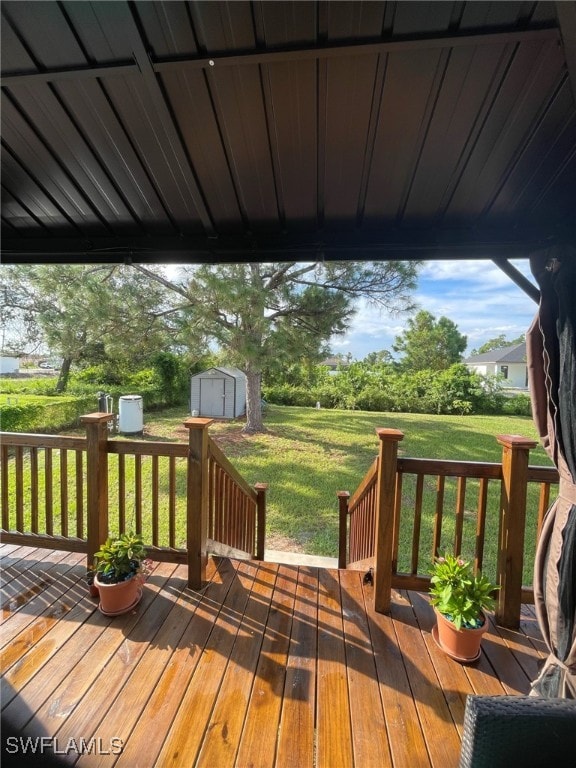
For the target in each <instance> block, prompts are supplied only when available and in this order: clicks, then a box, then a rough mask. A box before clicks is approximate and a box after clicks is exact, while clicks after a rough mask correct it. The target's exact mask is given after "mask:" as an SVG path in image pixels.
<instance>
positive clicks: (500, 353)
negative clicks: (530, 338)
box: [465, 341, 526, 363]
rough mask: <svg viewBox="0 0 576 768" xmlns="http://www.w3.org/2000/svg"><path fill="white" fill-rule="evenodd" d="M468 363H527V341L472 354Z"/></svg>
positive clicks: (467, 359)
mask: <svg viewBox="0 0 576 768" xmlns="http://www.w3.org/2000/svg"><path fill="white" fill-rule="evenodd" d="M465 362H466V363H525V362H526V342H525V341H522V342H520V344H514V345H512V346H508V347H501V348H500V349H492V350H491V351H490V352H483V353H482V354H481V355H471V356H470V357H468V358H466V360H465Z"/></svg>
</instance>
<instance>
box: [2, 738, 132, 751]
mask: <svg viewBox="0 0 576 768" xmlns="http://www.w3.org/2000/svg"><path fill="white" fill-rule="evenodd" d="M123 748H124V741H123V739H120V738H118V737H117V736H113V737H112V738H111V739H101V738H98V737H96V736H93V737H92V738H91V739H85V738H82V737H81V738H79V739H74V738H70V739H66V740H65V741H64V740H61V739H58V737H57V736H8V738H7V739H6V744H5V746H4V750H5V751H6V752H7V753H8V754H9V755H47V754H53V755H74V754H76V755H119V754H121V753H122V749H123Z"/></svg>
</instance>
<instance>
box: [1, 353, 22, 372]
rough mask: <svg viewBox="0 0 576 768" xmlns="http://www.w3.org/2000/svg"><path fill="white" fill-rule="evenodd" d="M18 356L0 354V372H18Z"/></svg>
mask: <svg viewBox="0 0 576 768" xmlns="http://www.w3.org/2000/svg"><path fill="white" fill-rule="evenodd" d="M19 372H20V358H19V357H17V356H16V355H0V373H19Z"/></svg>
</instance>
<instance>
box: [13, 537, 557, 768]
mask: <svg viewBox="0 0 576 768" xmlns="http://www.w3.org/2000/svg"><path fill="white" fill-rule="evenodd" d="M0 555H2V568H3V585H2V613H3V616H2V619H3V625H2V632H1V645H2V650H1V653H2V670H3V673H4V674H3V679H2V707H3V716H5V718H6V721H7V722H8V723H9V724H10V727H11V728H13V729H14V731H13V732H11V731H10V730H5V731H4V736H3V755H2V757H3V758H6V757H10V756H12V758H13V761H14V764H15V765H26V764H29V765H39V764H40V763H39V762H34V761H33V762H31V763H27V762H24V761H23V759H22V754H21V752H22V748H23V745H26V744H27V746H28V748H30V747H31V746H37V747H38V746H39V744H40V742H37V741H34V739H35V737H38V736H44V737H45V740H44V742H42V748H43V750H44V751H45V752H46V753H49V752H50V751H51V750H52V749H55V751H56V752H59V753H62V754H60V755H58V759H59V760H60V761H61V762H62V763H63V764H66V765H68V764H74V763H76V764H77V765H79V766H106V767H108V766H112V765H114V766H118V768H124V767H126V768H136V767H137V766H142V767H144V766H168V765H173V766H178V768H182V767H184V766H210V768H213V767H214V766H218V767H219V768H228V766H240V768H245V767H246V768H247V767H248V766H293V768H307V766H322V767H325V768H338V766H345V767H348V766H357V767H358V768H372V766H374V768H382V767H383V766H388V765H392V766H398V767H400V766H406V768H416V767H417V766H429V765H432V766H438V767H440V766H442V768H448V767H449V766H455V765H457V763H458V757H459V751H460V738H461V730H462V720H463V712H464V705H465V700H466V695H467V694H468V693H472V692H475V693H485V694H505V693H508V694H510V693H526V692H527V691H528V689H529V681H530V679H531V678H533V677H534V676H535V674H536V670H537V665H538V661H539V659H540V658H541V657H542V656H543V653H544V647H543V643H542V641H541V639H540V636H539V633H538V629H537V624H536V620H535V618H534V613H533V611H532V609H531V608H530V607H525V608H524V612H523V620H522V628H521V631H519V632H512V631H506V630H501V629H498V628H496V627H495V626H494V625H493V624H492V626H491V628H490V632H489V635H488V636H487V637H485V639H484V644H483V648H484V652H483V653H482V656H481V658H480V660H479V661H478V662H476V663H475V664H473V665H469V666H464V665H461V664H458V663H456V662H454V661H452V660H451V659H449V658H448V657H446V656H445V655H444V654H443V653H442V652H441V651H439V649H438V648H437V647H436V645H435V643H434V640H433V638H432V636H431V634H430V630H431V627H432V622H433V615H432V611H431V609H430V606H429V604H428V601H427V598H426V596H425V595H421V594H418V593H414V592H410V593H395V595H394V603H393V610H392V613H391V615H390V616H382V615H379V614H376V613H375V612H374V611H373V609H372V599H371V591H372V588H371V586H369V585H368V586H365V585H363V583H362V574H361V573H358V572H355V571H335V570H324V569H315V568H310V567H302V566H300V567H298V566H296V565H277V564H273V563H269V562H265V563H258V562H239V561H233V560H228V559H217V560H213V561H211V563H210V567H209V574H210V581H209V583H208V584H207V586H206V587H205V588H204V589H203V590H202V592H201V593H195V592H192V591H190V590H188V589H187V588H186V586H185V571H184V569H183V568H182V566H179V567H176V566H174V565H171V564H167V563H162V564H158V565H157V567H156V568H155V570H154V572H153V574H152V576H151V577H150V579H149V581H148V583H147V585H146V588H145V590H144V597H143V599H142V601H141V603H140V604H139V605H138V606H137V607H136V608H135V609H134V610H133V611H132V612H131V613H129V614H127V615H124V616H120V617H116V618H113V619H111V618H107V617H105V616H103V615H102V614H101V613H100V612H99V611H98V609H97V600H95V599H93V598H90V597H89V596H88V594H87V589H86V587H85V585H84V582H83V581H82V576H83V573H84V571H85V565H84V560H83V558H81V556H79V555H70V554H66V553H62V552H53V551H47V550H31V549H27V548H24V547H20V548H18V547H15V546H11V545H4V546H3V547H1V548H0ZM11 733H17V734H18V737H16V736H14V735H10V734H11ZM22 734H25V735H29V736H31V737H33V739H32V741H28V742H21V741H19V738H20V736H21V735H22ZM8 737H10V738H11V739H14V740H13V741H9V742H8V747H9V749H7V748H6V739H7V738H8ZM17 749H18V753H16V750H17ZM63 753H66V754H63ZM80 753H83V754H80ZM79 754H80V756H79Z"/></svg>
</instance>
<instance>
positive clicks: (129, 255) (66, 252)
mask: <svg viewBox="0 0 576 768" xmlns="http://www.w3.org/2000/svg"><path fill="white" fill-rule="evenodd" d="M553 242H554V240H553V238H550V237H545V236H544V235H543V233H542V232H539V231H537V230H534V231H528V230H524V231H523V232H522V234H521V235H520V234H518V233H517V232H513V233H510V232H501V231H496V230H492V231H489V230H488V231H484V232H482V233H471V232H470V231H468V230H467V231H460V230H453V231H450V232H446V231H444V232H442V231H439V230H438V231H433V230H428V231H426V232H420V231H416V232H415V231H410V232H409V231H402V230H390V231H386V230H383V231H380V232H377V233H361V232H355V233H354V234H352V235H347V234H346V233H340V234H334V235H318V234H316V235H312V234H311V235H302V236H295V235H292V236H291V235H276V236H272V235H268V236H264V235H263V236H259V237H256V236H254V235H252V236H246V235H244V234H240V233H239V234H237V235H229V236H218V237H204V236H180V235H171V236H154V237H138V236H125V237H93V238H90V239H89V238H72V237H71V238H66V237H60V238H58V237H49V238H21V237H10V238H9V237H5V238H4V239H3V253H2V258H3V261H4V263H7V264H10V263H12V264H14V263H36V262H42V263H51V262H55V263H58V262H67V261H71V262H72V263H76V262H86V261H87V262H101V263H115V262H118V261H124V260H129V261H133V262H135V263H171V262H179V263H196V264H210V263H214V262H217V261H221V262H224V263H234V262H251V261H254V262H266V261H318V260H322V259H326V260H327V261H378V260H386V261H402V260H405V261H410V260H420V259H441V260H453V259H465V258H471V259H492V260H497V261H498V262H500V261H502V260H505V259H507V258H527V257H528V256H529V255H530V253H534V252H536V251H539V250H542V249H544V248H548V247H550V245H551V244H553ZM498 265H499V266H500V263H499V264H498Z"/></svg>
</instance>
